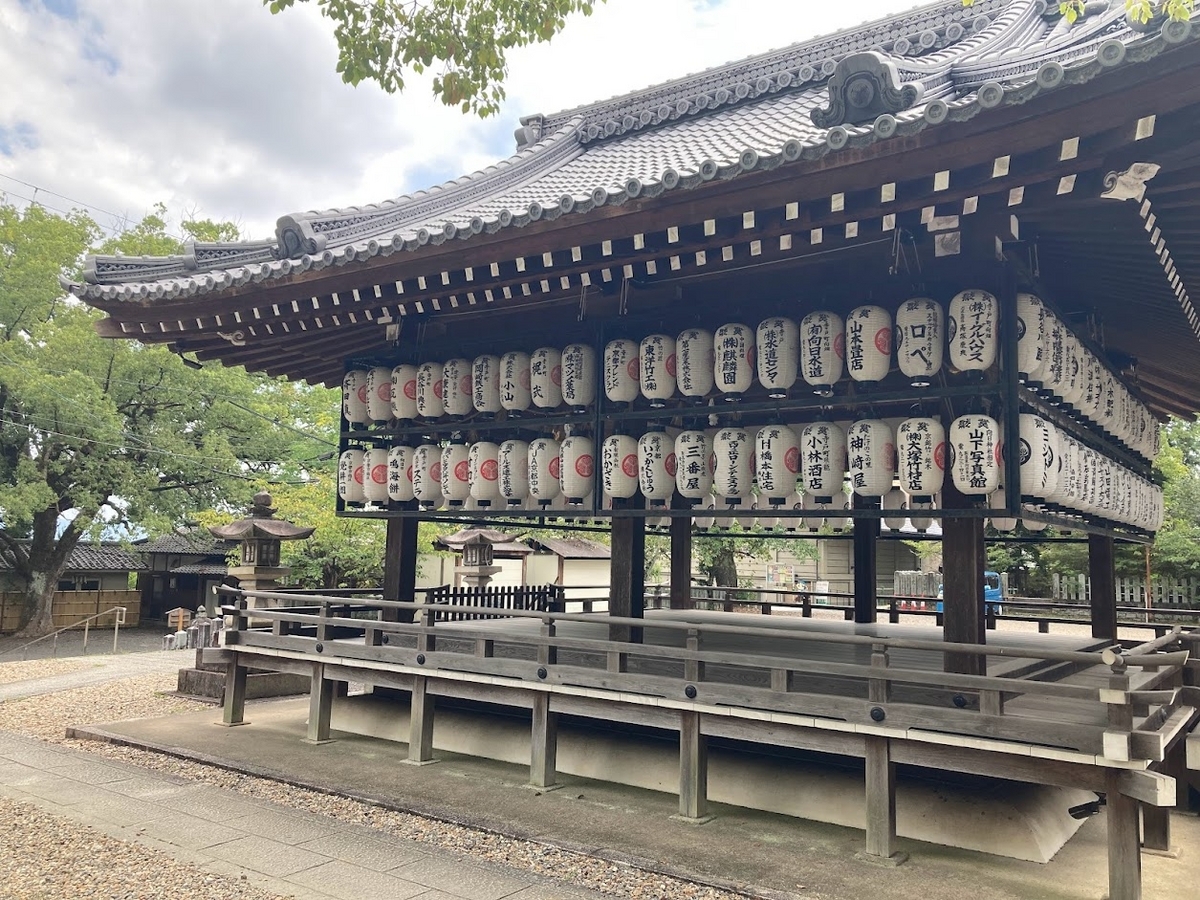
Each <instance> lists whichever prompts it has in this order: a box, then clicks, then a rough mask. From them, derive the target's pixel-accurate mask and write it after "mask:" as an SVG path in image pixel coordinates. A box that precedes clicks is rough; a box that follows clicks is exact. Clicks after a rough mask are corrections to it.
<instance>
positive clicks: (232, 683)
mask: <svg viewBox="0 0 1200 900" xmlns="http://www.w3.org/2000/svg"><path fill="white" fill-rule="evenodd" d="M246 674H247V670H246V667H245V666H242V665H238V658H237V654H236V653H234V654H233V657H232V659H230V661H229V664H228V665H226V666H225V700H224V704H223V707H224V708H223V709H222V711H221V724H222V725H225V726H227V727H232V726H234V725H245V724H247V722H246V718H245V716H246Z"/></svg>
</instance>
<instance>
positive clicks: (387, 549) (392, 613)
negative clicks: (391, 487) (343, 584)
mask: <svg viewBox="0 0 1200 900" xmlns="http://www.w3.org/2000/svg"><path fill="white" fill-rule="evenodd" d="M420 524H421V522H420V520H419V519H399V518H395V519H388V520H387V537H386V540H385V543H384V555H383V599H384V600H400V601H403V602H406V603H412V602H414V601H415V600H416V599H417V529H418V528H419V527H420ZM382 618H383V620H384V621H385V622H411V621H412V620H413V616H412V612H411V611H409V610H402V609H385V610H383V616H382Z"/></svg>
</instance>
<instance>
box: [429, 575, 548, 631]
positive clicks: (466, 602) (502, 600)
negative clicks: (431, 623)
mask: <svg viewBox="0 0 1200 900" xmlns="http://www.w3.org/2000/svg"><path fill="white" fill-rule="evenodd" d="M425 600H426V602H427V603H431V604H433V605H435V606H447V607H452V608H451V609H439V610H437V612H436V613H435V614H434V620H435V621H438V622H465V621H469V620H473V619H486V618H495V617H497V616H499V615H502V614H503V613H504V612H511V611H524V612H531V611H532V612H563V589H562V588H561V587H559V586H558V585H554V584H544V585H487V586H486V587H457V588H456V587H451V586H450V585H448V584H446V585H441V586H440V587H436V588H431V589H430V590H429V591H427V592H426V594H425ZM472 609H487V610H491V611H492V612H490V613H489V614H487V615H484V614H482V613H478V612H472V611H470V610H472Z"/></svg>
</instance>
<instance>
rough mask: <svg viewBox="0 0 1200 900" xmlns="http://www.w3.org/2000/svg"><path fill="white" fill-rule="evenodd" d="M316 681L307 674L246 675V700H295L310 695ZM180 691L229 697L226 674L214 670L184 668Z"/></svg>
mask: <svg viewBox="0 0 1200 900" xmlns="http://www.w3.org/2000/svg"><path fill="white" fill-rule="evenodd" d="M311 685H312V680H311V679H310V678H306V677H305V676H303V675H290V674H286V673H283V672H255V671H254V670H253V669H251V670H250V674H249V675H247V676H246V699H247V700H261V699H263V698H264V697H291V696H294V695H295V694H307V693H308V689H309V687H311ZM176 690H177V691H178V692H179V693H181V694H185V695H187V696H189V697H201V698H203V699H207V700H217V701H220V700H222V699H224V697H225V672H224V670H223V669H222V670H218V671H213V670H212V669H207V668H206V669H180V670H179V681H178V682H177V683H176Z"/></svg>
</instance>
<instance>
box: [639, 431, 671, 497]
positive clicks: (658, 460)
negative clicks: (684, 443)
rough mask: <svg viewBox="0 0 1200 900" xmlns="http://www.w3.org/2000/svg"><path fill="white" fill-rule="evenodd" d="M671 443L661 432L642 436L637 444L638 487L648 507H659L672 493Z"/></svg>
mask: <svg viewBox="0 0 1200 900" xmlns="http://www.w3.org/2000/svg"><path fill="white" fill-rule="evenodd" d="M676 468H677V463H676V459H675V441H674V439H672V438H671V436H670V435H668V434H666V433H665V432H662V431H650V432H647V433H646V434H643V435H642V437H641V439H640V440H639V441H638V445H637V470H638V486H639V487H640V488H641V490H642V496H643V497H645V498H646V500H647V501H649V505H650V506H651V507H663V506H666V505H668V504H669V503H670V502H671V497H672V495H674V493H675V474H676Z"/></svg>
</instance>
